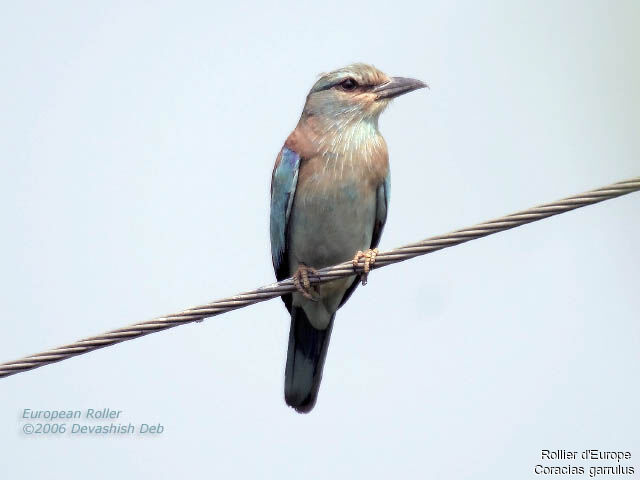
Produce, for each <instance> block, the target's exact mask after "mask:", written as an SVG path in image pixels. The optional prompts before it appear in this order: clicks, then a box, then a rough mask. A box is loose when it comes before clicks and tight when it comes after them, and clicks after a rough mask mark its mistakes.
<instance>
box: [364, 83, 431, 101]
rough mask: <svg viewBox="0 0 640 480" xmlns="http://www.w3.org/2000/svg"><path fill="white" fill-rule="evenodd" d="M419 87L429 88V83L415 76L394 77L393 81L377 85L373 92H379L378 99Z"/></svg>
mask: <svg viewBox="0 0 640 480" xmlns="http://www.w3.org/2000/svg"><path fill="white" fill-rule="evenodd" d="M419 88H429V85H427V84H426V83H424V82H423V81H422V80H416V79H415V78H404V77H392V78H391V81H389V82H387V83H384V84H382V85H378V86H377V87H375V88H374V89H373V92H374V93H377V94H378V96H377V98H376V100H382V99H385V98H395V97H399V96H400V95H404V94H405V93H409V92H413V91H414V90H418V89H419Z"/></svg>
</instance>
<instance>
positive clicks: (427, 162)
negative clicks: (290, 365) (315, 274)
mask: <svg viewBox="0 0 640 480" xmlns="http://www.w3.org/2000/svg"><path fill="white" fill-rule="evenodd" d="M269 3H271V4H270V5H268V6H267V5H266V3H255V4H245V3H241V2H218V3H214V2H174V3H170V2H163V3H157V4H153V5H152V4H148V3H146V2H111V3H108V4H107V3H102V4H99V3H98V2H5V3H4V5H3V8H2V15H1V16H0V53H1V55H0V58H2V61H3V68H2V70H3V73H2V75H0V129H1V131H2V135H0V159H1V160H2V171H3V174H2V175H1V176H0V218H1V219H2V223H3V226H4V229H3V233H4V234H3V235H2V237H1V238H0V262H1V263H2V265H3V268H2V270H3V272H4V275H2V277H1V285H0V287H1V291H2V292H3V295H2V301H1V302H0V315H1V316H2V318H3V322H2V326H1V327H0V352H1V355H0V357H1V358H0V361H5V360H11V359H14V358H17V357H20V356H23V355H25V354H29V353H34V352H37V351H40V350H42V349H44V348H48V347H53V346H58V345H61V344H64V343H68V342H70V341H73V340H76V339H79V338H81V337H85V336H89V335H93V334H96V333H99V332H102V331H105V330H108V329H112V328H117V327H119V326H122V325H126V324H129V323H133V322H136V321H140V320H146V319H149V318H152V317H154V316H156V315H160V314H164V313H170V312H173V311H177V310H180V309H182V308H184V307H188V306H191V305H195V304H200V303H204V302H206V301H209V300H212V299H215V298H220V297H224V296H227V295H230V294H234V293H237V292H239V291H243V290H247V289H250V288H253V287H256V286H259V285H263V284H266V283H270V282H271V281H272V280H273V273H272V268H271V261H270V254H269V239H268V210H269V204H268V202H269V196H268V191H269V181H270V173H271V169H272V165H273V161H274V159H275V156H276V154H277V152H278V150H279V149H280V147H281V145H282V143H283V141H284V139H285V138H286V136H287V134H288V133H289V131H290V130H291V129H292V128H293V127H294V126H295V123H296V122H297V119H298V116H299V114H300V111H301V108H302V105H303V102H304V98H305V95H306V93H307V91H308V89H309V88H310V87H311V85H312V84H313V82H314V81H315V79H316V75H317V74H318V73H320V72H322V71H327V70H331V69H334V68H337V67H340V66H343V65H345V64H347V63H351V62H353V61H364V62H368V63H373V64H374V65H376V66H377V67H379V68H380V69H382V70H384V71H385V72H387V73H389V74H391V75H401V76H413V77H416V78H419V79H422V80H424V81H426V82H428V83H429V84H430V86H431V89H430V90H429V91H424V90H423V91H419V92H415V93H412V94H410V95H408V96H406V97H403V98H400V99H399V100H398V101H396V102H395V104H394V105H392V107H391V108H389V110H388V111H387V112H386V113H385V114H384V115H383V117H382V119H381V123H380V125H381V130H382V133H383V135H384V136H385V138H386V140H387V143H388V145H389V151H390V160H391V166H392V167H391V168H392V184H393V194H392V199H391V207H390V212H389V219H388V222H387V226H386V229H385V233H384V235H383V238H382V243H381V247H382V248H385V249H386V248H391V247H395V246H399V245H402V244H405V243H409V242H413V241H417V240H419V239H422V238H426V237H428V236H431V235H436V234H440V233H444V232H447V231H450V230H453V229H455V228H459V227H464V226H467V225H471V224H473V223H476V222H479V221H483V220H486V219H489V218H494V217H497V216H500V215H503V214H506V213H510V212H512V211H516V210H519V209H523V208H527V207H529V206H532V205H535V204H538V203H543V202H546V201H551V200H555V199H557V198H561V197H564V196H566V195H570V194H573V193H577V192H581V191H584V190H587V189H591V188H595V187H599V186H602V185H605V184H608V183H610V182H614V181H617V180H623V179H625V178H628V177H632V176H637V175H639V174H640V135H638V128H639V125H640V93H639V90H638V85H639V84H640V55H639V54H638V45H640V38H639V37H638V33H637V29H638V25H639V24H640V4H638V2H634V1H626V2H623V1H620V2H604V1H602V2H595V1H589V2H582V1H566V2H484V3H480V2H455V3H454V2H424V1H421V2H413V3H412V2H395V3H394V2H388V1H371V2H366V3H362V2H360V3H358V2H355V3H354V2H332V1H328V2H321V3H317V2H316V3H314V4H304V3H302V2H292V1H291V2H280V3H279V4H277V5H275V4H273V2H269ZM639 212H640V196H639V195H638V194H635V195H630V196H627V197H624V198H620V199H617V200H612V201H608V202H606V203H603V204H600V205H596V206H592V207H588V208H585V209H582V210H579V211H576V212H573V213H568V214H565V215H561V216H559V217H555V218H552V219H550V220H546V221H543V222H539V223H536V224H533V225H529V226H525V227H522V228H518V229H516V230H513V231H509V232H505V233H502V234H499V235H496V236H492V237H490V238H485V239H481V240H478V241H474V242H471V243H469V244H466V245H463V246H458V247H455V248H452V249H448V250H445V251H442V252H438V253H435V254H433V255H429V256H427V257H422V258H420V259H415V260H412V261H409V262H405V263H402V264H399V265H396V266H393V267H389V268H385V269H382V270H379V271H376V272H374V273H373V274H372V275H371V277H370V279H369V284H368V285H367V287H365V288H361V289H358V291H357V293H356V294H355V295H354V296H353V297H352V299H351V300H350V301H349V303H348V304H347V305H346V306H345V307H344V308H343V309H342V310H340V312H339V314H338V316H337V320H336V325H335V328H334V332H333V336H332V340H331V346H330V349H329V354H328V357H327V364H326V368H325V375H324V380H323V385H322V388H321V391H320V396H319V401H318V404H317V406H316V408H315V410H314V411H313V412H312V413H311V414H310V415H307V416H301V415H298V414H295V413H294V412H293V410H291V409H288V408H287V407H286V406H285V404H284V401H283V393H282V392H283V372H284V361H285V354H286V347H287V335H288V327H289V319H288V316H287V314H286V311H285V309H284V307H283V305H282V304H281V302H280V301H271V302H266V303H263V304H259V305H256V306H253V307H250V308H247V309H243V310H241V311H237V312H233V313H231V314H227V315H224V316H222V317H218V318H214V319H211V320H208V321H205V322H204V323H202V324H196V325H189V326H185V327H180V328H176V329H173V330H170V331H168V332H163V333H159V334H155V335H151V336H148V337H145V338H142V339H139V340H136V341H133V342H127V343H124V344H120V345H118V346H115V347H111V348H108V349H104V350H100V351H97V352H94V353H91V354H89V355H85V356H81V357H78V358H75V359H72V360H68V361H65V362H63V363H60V364H56V365H51V366H48V367H45V368H42V369H38V370H35V371H33V372H28V373H24V374H20V375H17V376H13V377H10V378H7V379H4V380H0V392H1V394H0V451H1V452H2V455H1V458H0V471H2V472H3V474H2V475H1V476H2V477H3V478H11V479H27V478H38V477H45V476H46V477H51V478H61V477H62V476H64V477H65V478H69V479H76V478H78V479H79V478H86V477H87V475H89V476H91V478H95V479H103V478H104V479H106V478H113V477H114V476H118V477H123V478H140V477H143V476H146V475H151V474H153V475H154V477H155V478H167V479H174V478H176V477H178V476H180V477H189V476H203V477H205V478H209V477H210V478H214V477H215V478H252V477H253V478H255V477H273V478H276V477H277V478H320V477H323V478H345V477H348V476H349V477H356V478H358V477H365V476H366V477H367V478H389V477H391V476H393V477H394V478H406V477H418V478H447V479H448V480H456V479H466V478H473V479H478V478H487V479H512V478H540V476H538V475H535V474H534V473H533V468H534V466H535V465H536V464H538V463H541V461H540V450H541V449H567V450H582V449H585V448H598V449H603V450H605V449H616V450H629V451H631V452H632V454H633V459H634V461H632V462H631V463H630V464H632V465H635V467H636V471H638V470H640V462H638V458H640V437H639V436H638V427H639V426H640V425H639V423H640V422H639V420H640V415H639V413H638V408H637V406H638V405H640V388H639V383H638V379H639V378H640V362H638V351H639V347H640V322H639V321H638V320H639V318H638V317H639V312H640V296H639V295H638V267H639V265H640V253H639V249H638V244H639V242H640V226H639V224H638V214H639ZM362 332H367V335H366V336H362ZM103 407H108V408H112V409H115V410H122V411H123V417H122V421H123V422H125V423H128V422H132V423H134V424H136V425H138V424H140V423H161V424H162V425H163V426H164V428H165V430H164V432H163V433H162V434H159V435H156V436H154V437H144V436H143V437H141V436H139V435H136V436H133V437H129V436H126V437H125V436H123V437H113V436H107V437H98V438H95V437H92V436H73V435H58V436H56V435H48V436H37V435H31V436H29V435H25V434H23V433H22V426H23V422H22V421H21V419H20V418H19V415H20V414H21V412H22V411H23V409H24V408H31V409H43V410H47V409H48V410H51V409H74V410H75V409H81V410H86V409H87V408H94V409H96V408H97V409H99V408H103ZM546 463H547V464H554V465H564V464H566V463H571V462H565V463H563V462H555V463H554V462H546ZM576 464H580V463H576ZM587 478H588V477H587Z"/></svg>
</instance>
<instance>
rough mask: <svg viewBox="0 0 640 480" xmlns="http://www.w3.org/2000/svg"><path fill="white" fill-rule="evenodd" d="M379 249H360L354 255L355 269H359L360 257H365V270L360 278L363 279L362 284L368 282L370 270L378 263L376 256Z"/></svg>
mask: <svg viewBox="0 0 640 480" xmlns="http://www.w3.org/2000/svg"><path fill="white" fill-rule="evenodd" d="M378 253H379V251H378V249H377V248H374V249H371V248H370V249H369V250H366V251H364V252H363V251H362V250H358V253H356V255H355V256H354V257H353V269H354V270H357V268H358V263H360V259H361V258H364V271H363V273H362V275H361V276H360V278H361V279H362V285H366V284H367V277H368V276H369V271H370V270H371V265H373V264H374V263H376V257H377V256H378Z"/></svg>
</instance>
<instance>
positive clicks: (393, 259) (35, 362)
mask: <svg viewBox="0 0 640 480" xmlns="http://www.w3.org/2000/svg"><path fill="white" fill-rule="evenodd" d="M638 190H640V177H635V178H632V179H629V180H624V181H622V182H617V183H613V184H611V185H607V186H605V187H602V188H598V189H596V190H591V191H588V192H584V193H581V194H578V195H573V196H571V197H567V198H564V199H562V200H558V201H556V202H552V203H547V204H544V205H540V206H538V207H533V208H530V209H527V210H522V211H520V212H516V213H512V214H511V215H506V216H504V217H500V218H497V219H494V220H489V221H488V222H484V223H480V224H477V225H473V226H471V227H468V228H463V229H460V230H455V231H453V232H451V233H447V234H445V235H439V236H436V237H431V238H428V239H425V240H422V241H420V242H417V243H413V244H410V245H406V246H404V247H400V248H396V249H393V250H389V251H387V252H380V253H379V254H378V256H377V258H376V261H375V263H374V264H373V265H372V266H371V268H372V269H376V268H381V267H384V266H386V265H391V264H393V263H397V262H401V261H404V260H408V259H410V258H414V257H417V256H419V255H425V254H427V253H431V252H435V251H436V250H441V249H443V248H447V247H452V246H454V245H458V244H460V243H464V242H468V241H470V240H475V239H476V238H481V237H485V236H487V235H492V234H494V233H498V232H501V231H503V230H508V229H511V228H514V227H518V226H520V225H524V224H526V223H531V222H536V221H538V220H542V219H544V218H547V217H551V216H553V215H558V214H560V213H564V212H568V211H570V210H575V209H576V208H581V207H585V206H587V205H592V204H594V203H598V202H602V201H604V200H609V199H611V198H615V197H619V196H621V195H626V194H628V193H632V192H635V191H638ZM363 268H364V259H361V260H360V262H359V263H358V266H357V267H354V266H353V264H352V262H343V263H340V264H338V265H334V266H332V267H327V268H323V269H320V270H318V271H317V275H312V276H310V278H309V280H310V282H311V283H313V284H315V283H322V282H327V281H330V280H334V279H336V278H341V277H346V276H349V275H353V274H354V273H362V272H363ZM294 290H295V286H294V284H293V281H292V279H291V278H288V279H286V280H283V281H281V282H278V283H273V284H271V285H266V286H264V287H261V288H258V289H256V290H251V291H249V292H245V293H241V294H239V295H236V296H233V297H229V298H224V299H222V300H217V301H214V302H211V303H208V304H206V305H201V306H197V307H192V308H188V309H186V310H182V311H181V312H178V313H174V314H171V315H165V316H162V317H158V318H155V319H153V320H149V321H146V322H139V323H134V324H133V325H129V326H127V327H122V328H118V329H116V330H112V331H110V332H106V333H103V334H101V335H97V336H95V337H89V338H85V339H83V340H79V341H77V342H75V343H71V344H69V345H64V346H62V347H58V348H54V349H51V350H47V351H45V352H40V353H36V354H33V355H29V356H27V357H24V358H21V359H18V360H14V361H11V362H6V363H1V364H0V378H2V377H8V376H10V375H15V374H16V373H20V372H24V371H27V370H32V369H34V368H38V367H42V366H44V365H48V364H50V363H54V362H59V361H62V360H66V359H67V358H71V357H75V356H76V355H82V354H84V353H88V352H91V351H93V350H97V349H99V348H104V347H109V346H111V345H115V344H116V343H120V342H124V341H125V340H133V339H134V338H138V337H142V336H144V335H148V334H150V333H155V332H159V331H162V330H166V329H168V328H173V327H177V326H178V325H184V324H186V323H191V322H196V321H202V320H203V319H205V318H208V317H213V316H216V315H220V314H222V313H225V312H229V311H231V310H236V309H238V308H243V307H247V306H249V305H252V304H254V303H258V302H264V301H265V300H270V299H272V298H275V297H279V296H280V295H282V294H284V293H289V292H292V291H294Z"/></svg>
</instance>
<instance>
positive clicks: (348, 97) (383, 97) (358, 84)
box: [303, 63, 428, 124]
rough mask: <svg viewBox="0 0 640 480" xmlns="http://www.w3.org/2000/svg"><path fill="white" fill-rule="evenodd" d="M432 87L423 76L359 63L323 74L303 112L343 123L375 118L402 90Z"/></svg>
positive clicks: (375, 120)
mask: <svg viewBox="0 0 640 480" xmlns="http://www.w3.org/2000/svg"><path fill="white" fill-rule="evenodd" d="M424 87H428V85H427V84H426V83H424V82H422V81H420V80H415V79H413V78H403V77H389V76H387V75H386V74H385V73H383V72H381V71H380V70H378V69H377V68H375V67H373V66H371V65H367V64H364V63H355V64H353V65H349V66H347V67H344V68H340V69H338V70H334V71H333V72H329V73H325V74H322V75H321V76H320V78H319V79H318V81H317V82H316V83H315V85H314V86H313V88H311V91H310V92H309V95H307V102H306V104H305V107H304V112H303V116H315V117H325V118H327V119H330V120H333V121H336V122H339V123H341V124H344V123H348V122H354V121H361V120H373V121H374V122H376V123H377V120H378V117H379V115H380V114H381V113H382V112H383V111H384V109H385V108H386V107H387V105H388V104H389V102H390V101H391V100H392V99H394V98H395V97H398V96H400V95H402V94H405V93H408V92H412V91H413V90H417V89H419V88H424Z"/></svg>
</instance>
